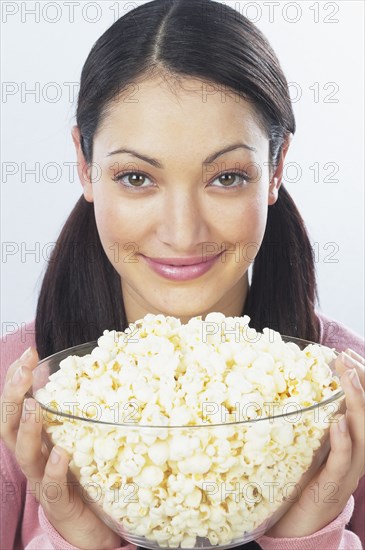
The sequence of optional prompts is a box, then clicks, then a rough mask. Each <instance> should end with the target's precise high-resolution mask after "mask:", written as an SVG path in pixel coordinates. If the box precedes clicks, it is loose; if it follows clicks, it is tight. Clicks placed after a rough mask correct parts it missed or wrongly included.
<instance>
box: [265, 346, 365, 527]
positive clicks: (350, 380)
mask: <svg viewBox="0 0 365 550" xmlns="http://www.w3.org/2000/svg"><path fill="white" fill-rule="evenodd" d="M335 367H336V370H337V373H338V374H339V375H340V380H341V385H342V388H343V390H344V392H345V397H346V409H347V410H346V414H345V415H344V416H343V417H341V419H340V420H339V422H333V423H332V424H331V428H330V442H331V451H330V453H329V455H328V458H327V461H326V464H325V465H324V466H323V467H322V468H321V470H320V471H319V472H318V473H317V474H316V475H315V477H314V478H313V479H312V480H311V481H310V482H309V484H308V485H307V486H306V487H305V489H303V492H302V494H301V496H300V498H299V499H298V501H297V502H295V503H294V504H293V506H292V507H291V508H290V509H289V510H288V512H287V513H286V514H285V515H284V516H283V517H282V519H281V520H280V521H278V523H276V524H275V525H274V526H273V527H272V529H270V530H269V531H268V532H267V533H266V535H267V536H269V537H274V538H285V537H288V538H293V537H304V536H308V535H312V534H313V533H315V532H316V531H319V530H320V529H322V528H323V527H325V526H326V525H328V524H329V523H330V522H331V521H333V520H334V519H335V518H336V517H337V516H338V515H339V514H340V513H341V512H342V510H343V509H344V507H345V505H346V503H347V501H348V499H349V498H350V496H351V494H352V493H353V492H354V491H355V489H356V487H357V485H358V483H359V480H360V479H361V477H362V476H363V475H364V473H365V458H364V454H365V449H364V444H365V393H364V387H365V359H364V358H363V357H361V356H360V355H358V354H357V353H356V352H354V351H353V350H351V349H347V350H346V352H345V353H341V354H340V355H339V356H338V357H337V358H336V362H335Z"/></svg>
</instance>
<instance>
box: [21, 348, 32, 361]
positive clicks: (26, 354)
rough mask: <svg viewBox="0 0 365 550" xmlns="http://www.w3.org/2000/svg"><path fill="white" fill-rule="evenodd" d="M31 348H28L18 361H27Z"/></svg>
mask: <svg viewBox="0 0 365 550" xmlns="http://www.w3.org/2000/svg"><path fill="white" fill-rule="evenodd" d="M31 349H32V348H31V346H29V348H28V349H26V350H25V351H24V352H23V353H22V355H21V356H20V359H28V357H29V356H30V350H31Z"/></svg>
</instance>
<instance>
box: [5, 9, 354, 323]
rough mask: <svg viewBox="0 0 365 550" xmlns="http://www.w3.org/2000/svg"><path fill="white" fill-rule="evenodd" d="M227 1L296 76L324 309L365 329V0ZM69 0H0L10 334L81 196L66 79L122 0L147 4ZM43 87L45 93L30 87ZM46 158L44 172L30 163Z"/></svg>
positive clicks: (29, 310)
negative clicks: (72, 164) (73, 164)
mask: <svg viewBox="0 0 365 550" xmlns="http://www.w3.org/2000/svg"><path fill="white" fill-rule="evenodd" d="M142 3H144V2H142ZM225 3H226V4H229V5H231V6H232V7H234V8H236V9H239V10H240V11H241V13H242V14H243V15H246V16H247V17H248V18H250V19H251V20H252V21H253V22H255V23H256V25H257V26H258V27H259V28H260V29H261V30H262V31H263V32H264V33H265V34H266V36H267V37H268V39H269V41H270V43H271V44H272V46H273V48H274V50H275V52H276V53H277V55H278V57H279V60H280V62H281V65H282V67H283V69H284V72H285V74H286V77H287V79H288V82H290V83H291V84H290V90H291V96H292V99H293V104H294V110H295V115H296V121H297V132H296V135H295V137H294V140H293V143H292V146H291V150H290V151H289V153H288V156H287V169H286V173H285V175H286V177H285V178H284V183H285V184H286V187H287V189H288V190H289V192H290V193H291V195H292V196H293V198H294V200H295V201H296V203H297V205H298V207H299V210H300V211H301V213H302V216H303V218H304V220H305V221H306V224H307V228H308V230H309V233H310V238H311V242H312V243H313V246H314V248H315V251H316V268H317V274H318V283H319V296H320V308H319V309H320V310H321V311H323V312H324V313H325V314H326V315H328V316H330V317H332V318H333V319H335V320H337V321H340V322H342V323H344V324H345V325H347V326H348V327H349V328H351V329H352V330H354V331H355V332H358V333H360V334H363V332H364V294H363V281H364V252H363V251H364V216H363V214H364V211H363V204H364V173H363V165H364V163H363V148H364V141H363V120H364V112H363V94H364V89H363V77H364V74H363V66H364V65H363V63H364V59H363V48H364V45H363V38H364V32H363V23H362V21H363V17H364V13H363V12H364V4H363V2H362V1H348V0H346V1H337V2H324V1H320V2H314V1H313V2H312V1H299V2H284V1H283V2H262V1H261V2H235V1H232V2H225ZM67 4H69V3H65V2H1V9H2V13H1V18H2V60H1V61H2V81H3V84H2V88H3V95H2V103H1V109H2V149H1V153H2V187H1V199H2V206H1V211H2V212H1V213H2V221H1V233H2V260H1V268H2V287H1V329H2V333H4V332H11V331H12V330H14V328H15V327H16V326H17V325H20V323H22V322H25V321H28V320H31V319H32V318H34V314H35V307H36V300H37V294H38V291H39V287H40V282H41V278H42V273H43V271H44V269H45V266H46V260H47V258H48V257H49V253H50V250H51V247H52V243H54V241H55V240H56V238H57V236H58V233H59V231H60V229H61V227H62V225H63V223H64V221H65V219H66V217H67V215H68V214H69V212H70V211H71V208H72V207H73V205H74V203H75V202H76V200H77V198H78V197H79V196H80V194H81V187H80V184H79V181H78V178H77V174H76V171H75V170H72V169H71V168H68V166H67V165H66V164H65V163H67V162H76V159H75V155H74V149H73V144H72V140H71V134H70V130H71V126H72V125H73V124H74V123H75V119H74V114H75V109H76V99H77V88H73V85H72V84H65V83H78V82H79V79H80V74H81V69H82V66H83V63H84V61H85V59H86V57H87V55H88V53H89V51H90V48H91V47H92V45H93V44H94V42H95V41H96V40H97V39H98V37H99V36H100V35H101V34H102V33H103V32H104V31H105V30H106V29H107V28H108V27H109V26H110V25H111V24H112V23H113V22H114V21H115V19H116V18H117V17H118V13H117V11H116V10H117V8H119V16H121V15H122V14H123V13H126V11H129V9H131V8H133V7H135V6H136V5H137V3H136V2H107V1H103V2H98V3H97V2H75V3H74V6H73V10H74V15H73V21H71V22H70V14H72V12H71V8H70V6H68V5H67ZM45 6H48V7H47V10H44V7H45ZM34 10H35V12H36V13H34ZM32 11H33V13H31V12H32ZM12 12H13V13H12ZM57 19H58V21H56V20H57ZM51 21H55V22H53V23H52V22H51ZM37 83H38V84H37ZM49 83H56V86H54V85H50V84H49ZM37 86H39V92H37V95H34V94H31V93H29V90H32V89H33V90H34V89H36V87H37ZM27 90H28V93H26V92H27ZM4 92H5V93H4ZM57 93H58V94H59V97H58V99H57V101H54V99H55V98H56V96H57ZM70 96H71V97H70ZM9 163H13V164H9ZM36 163H39V168H38V170H37V172H38V175H34V173H33V174H32V173H26V172H27V170H30V169H32V168H33V170H34V169H35V168H36ZM48 163H51V164H48ZM316 163H317V164H316ZM327 163H332V164H327ZM55 164H57V165H58V166H59V173H58V174H57V172H56V169H55V168H54V166H55ZM52 166H53V168H52ZM310 167H312V168H310ZM314 167H318V169H319V178H318V179H319V181H316V178H317V175H316V173H315V169H314ZM11 169H13V170H14V172H15V173H14V174H13V175H11V174H9V170H11ZM335 171H336V173H334V172H335ZM42 172H43V175H42ZM299 176H300V177H299ZM326 178H327V179H326ZM52 179H54V180H55V181H51V180H52ZM333 180H338V181H333Z"/></svg>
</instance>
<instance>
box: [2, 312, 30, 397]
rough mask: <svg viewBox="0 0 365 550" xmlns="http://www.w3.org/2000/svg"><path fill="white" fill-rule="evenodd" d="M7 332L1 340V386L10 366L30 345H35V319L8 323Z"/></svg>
mask: <svg viewBox="0 0 365 550" xmlns="http://www.w3.org/2000/svg"><path fill="white" fill-rule="evenodd" d="M6 328H7V332H6V333H5V334H3V335H2V337H1V341H0V377H1V388H2V387H3V383H4V378H5V375H6V372H7V370H8V368H9V366H10V365H11V364H12V363H13V362H14V361H15V360H16V359H18V357H20V356H21V354H22V353H23V351H25V350H26V349H27V348H29V346H32V347H35V321H34V320H33V321H29V322H22V323H18V324H17V323H8V324H7V327H6Z"/></svg>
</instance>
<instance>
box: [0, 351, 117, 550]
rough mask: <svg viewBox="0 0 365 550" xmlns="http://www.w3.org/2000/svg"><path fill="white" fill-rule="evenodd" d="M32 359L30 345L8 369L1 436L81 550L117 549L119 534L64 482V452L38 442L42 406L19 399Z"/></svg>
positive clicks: (49, 512) (26, 384) (40, 497)
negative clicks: (50, 449) (49, 449)
mask: <svg viewBox="0 0 365 550" xmlns="http://www.w3.org/2000/svg"><path fill="white" fill-rule="evenodd" d="M37 362H38V355H37V352H36V351H35V350H34V349H32V348H30V349H29V350H27V352H24V354H23V355H22V356H21V357H20V358H19V359H17V360H16V361H15V362H14V363H13V364H12V365H11V366H10V367H9V369H8V372H7V376H6V380H5V385H4V391H3V395H2V396H1V414H2V416H1V437H2V439H3V440H4V442H5V444H6V446H7V447H8V448H9V449H10V450H11V451H13V452H14V453H15V457H16V459H17V461H18V463H19V466H20V468H21V470H22V472H23V473H24V475H25V476H26V477H27V479H28V482H29V484H30V487H31V489H32V491H33V494H34V495H35V496H36V499H37V501H38V502H40V504H41V505H42V507H43V509H44V512H45V514H46V516H47V518H48V520H49V522H50V523H51V524H52V525H53V526H54V527H55V529H56V530H57V531H58V532H59V533H60V535H61V536H62V537H63V538H64V539H65V540H66V541H67V542H68V543H69V544H72V545H73V546H76V547H78V548H82V549H85V550H94V549H95V550H101V549H103V550H112V549H113V548H118V547H119V546H120V544H121V540H120V537H119V536H118V535H117V534H116V533H114V532H113V531H112V530H111V529H109V527H107V526H106V525H105V524H104V523H103V522H102V521H101V520H100V519H99V518H97V517H96V516H95V514H94V513H93V512H92V511H91V509H90V508H89V507H88V506H87V505H86V504H85V503H84V502H83V500H82V499H81V497H80V495H79V493H78V492H77V491H76V490H75V491H74V490H73V487H72V485H70V483H67V470H68V462H69V458H68V456H67V453H66V452H65V451H64V450H63V449H60V448H59V447H54V448H53V450H52V452H51V454H49V452H48V450H47V447H46V445H45V443H43V444H42V438H41V432H42V411H41V407H40V406H39V404H38V403H37V402H36V401H35V400H34V399H27V400H26V401H25V402H24V395H25V393H26V392H27V390H28V389H29V388H30V387H31V385H32V377H33V375H32V371H33V369H34V368H35V367H36V366H37ZM24 405H25V406H24ZM28 409H29V410H28Z"/></svg>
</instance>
